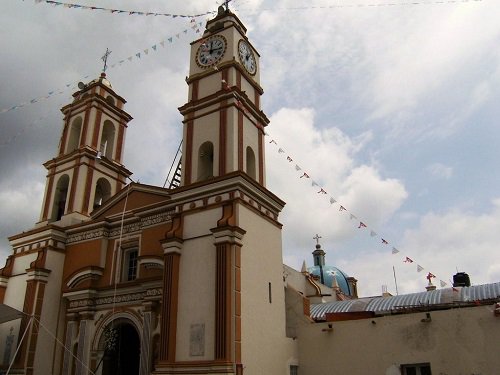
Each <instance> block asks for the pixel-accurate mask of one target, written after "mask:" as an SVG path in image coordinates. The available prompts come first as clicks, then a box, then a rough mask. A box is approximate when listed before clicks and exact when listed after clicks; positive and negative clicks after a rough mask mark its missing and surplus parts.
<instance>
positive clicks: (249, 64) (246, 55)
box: [238, 39, 257, 75]
mask: <svg viewBox="0 0 500 375" xmlns="http://www.w3.org/2000/svg"><path fill="white" fill-rule="evenodd" d="M238 55H239V58H240V61H241V64H242V65H243V67H244V68H245V69H246V71H247V72H248V73H250V74H251V75H254V74H255V73H256V72H257V60H256V59H255V55H254V54H253V51H252V47H250V45H249V44H248V43H247V42H246V41H244V40H243V39H242V40H240V42H239V43H238Z"/></svg>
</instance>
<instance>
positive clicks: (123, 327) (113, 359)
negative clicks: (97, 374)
mask: <svg viewBox="0 0 500 375" xmlns="http://www.w3.org/2000/svg"><path fill="white" fill-rule="evenodd" d="M108 332H111V333H108V339H107V341H108V342H109V343H111V345H108V349H107V350H106V351H105V353H104V358H103V368H102V375H139V363H140V362H139V361H140V348H141V341H140V339H139V335H138V334H137V331H136V329H135V328H134V326H133V325H132V324H129V323H125V322H119V323H115V325H114V328H113V329H110V330H109V331H108Z"/></svg>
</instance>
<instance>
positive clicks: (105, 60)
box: [101, 48, 111, 73]
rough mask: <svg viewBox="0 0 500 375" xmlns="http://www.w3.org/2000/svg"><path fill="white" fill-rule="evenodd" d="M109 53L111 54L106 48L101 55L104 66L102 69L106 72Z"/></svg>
mask: <svg viewBox="0 0 500 375" xmlns="http://www.w3.org/2000/svg"><path fill="white" fill-rule="evenodd" d="M109 55H111V51H110V50H109V49H108V48H106V53H105V54H104V56H103V57H101V60H102V61H104V68H103V70H102V71H103V72H104V73H106V69H107V67H108V65H107V62H108V56H109Z"/></svg>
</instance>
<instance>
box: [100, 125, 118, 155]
mask: <svg viewBox="0 0 500 375" xmlns="http://www.w3.org/2000/svg"><path fill="white" fill-rule="evenodd" d="M114 143H115V126H114V125H113V123H112V122H111V121H109V120H106V121H104V126H103V127H102V135H101V146H100V148H99V151H100V152H101V155H102V156H105V157H107V158H108V159H112V158H113V145H114Z"/></svg>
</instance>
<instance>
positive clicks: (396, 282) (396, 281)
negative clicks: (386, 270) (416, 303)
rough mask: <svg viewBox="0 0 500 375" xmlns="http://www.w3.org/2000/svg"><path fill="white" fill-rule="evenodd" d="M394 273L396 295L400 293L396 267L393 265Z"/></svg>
mask: <svg viewBox="0 0 500 375" xmlns="http://www.w3.org/2000/svg"><path fill="white" fill-rule="evenodd" d="M392 273H393V274H394V284H396V295H399V293H398V280H397V279H396V268H395V267H394V266H392Z"/></svg>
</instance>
